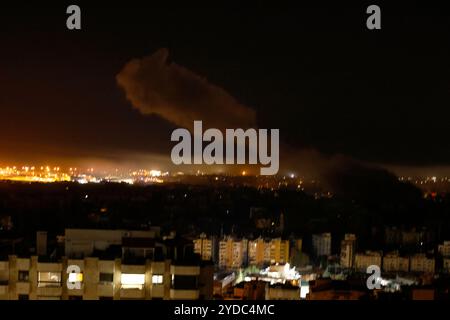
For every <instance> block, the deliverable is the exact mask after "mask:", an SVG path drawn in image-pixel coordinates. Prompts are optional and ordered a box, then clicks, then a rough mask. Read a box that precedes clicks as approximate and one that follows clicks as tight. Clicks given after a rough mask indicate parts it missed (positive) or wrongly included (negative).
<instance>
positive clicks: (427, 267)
mask: <svg viewBox="0 0 450 320" xmlns="http://www.w3.org/2000/svg"><path fill="white" fill-rule="evenodd" d="M409 264H410V271H411V272H426V273H434V271H435V259H434V258H427V256H426V255H425V254H422V253H419V254H415V255H413V256H411V257H410V262H409Z"/></svg>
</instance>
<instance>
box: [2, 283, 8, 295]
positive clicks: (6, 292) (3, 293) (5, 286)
mask: <svg viewBox="0 0 450 320" xmlns="http://www.w3.org/2000/svg"><path fill="white" fill-rule="evenodd" d="M5 294H8V281H7V280H0V296H1V295H5Z"/></svg>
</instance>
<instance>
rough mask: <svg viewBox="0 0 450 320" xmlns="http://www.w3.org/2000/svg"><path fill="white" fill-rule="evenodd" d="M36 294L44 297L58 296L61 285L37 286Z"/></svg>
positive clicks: (60, 291)
mask: <svg viewBox="0 0 450 320" xmlns="http://www.w3.org/2000/svg"><path fill="white" fill-rule="evenodd" d="M37 295H38V296H46V297H58V296H61V295H62V287H42V288H37Z"/></svg>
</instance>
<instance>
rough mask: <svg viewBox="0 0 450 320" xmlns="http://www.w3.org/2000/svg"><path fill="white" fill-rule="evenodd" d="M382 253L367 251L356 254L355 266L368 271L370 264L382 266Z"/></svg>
mask: <svg viewBox="0 0 450 320" xmlns="http://www.w3.org/2000/svg"><path fill="white" fill-rule="evenodd" d="M381 260H382V253H381V252H378V251H366V252H365V253H357V254H356V255H355V268H356V270H358V271H361V272H366V270H367V268H368V267H369V266H372V265H375V266H378V267H379V268H381Z"/></svg>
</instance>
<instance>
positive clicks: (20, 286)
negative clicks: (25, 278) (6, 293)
mask: <svg viewBox="0 0 450 320" xmlns="http://www.w3.org/2000/svg"><path fill="white" fill-rule="evenodd" d="M16 293H17V294H30V283H29V282H17V283H16Z"/></svg>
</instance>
